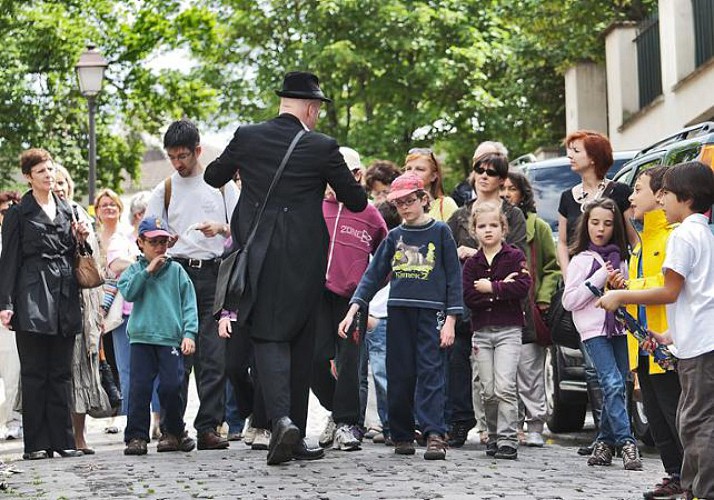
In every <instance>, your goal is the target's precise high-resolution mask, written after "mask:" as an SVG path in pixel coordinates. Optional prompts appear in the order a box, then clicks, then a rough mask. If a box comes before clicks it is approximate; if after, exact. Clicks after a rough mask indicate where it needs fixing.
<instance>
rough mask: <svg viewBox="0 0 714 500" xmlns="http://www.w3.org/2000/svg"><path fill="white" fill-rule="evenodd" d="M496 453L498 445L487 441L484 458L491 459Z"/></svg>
mask: <svg viewBox="0 0 714 500" xmlns="http://www.w3.org/2000/svg"><path fill="white" fill-rule="evenodd" d="M497 451H498V445H497V444H496V443H495V442H492V441H489V442H488V443H486V456H487V457H493V456H495V455H496V452H497Z"/></svg>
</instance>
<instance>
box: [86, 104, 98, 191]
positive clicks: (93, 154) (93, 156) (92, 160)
mask: <svg viewBox="0 0 714 500" xmlns="http://www.w3.org/2000/svg"><path fill="white" fill-rule="evenodd" d="M87 102H88V104H89V203H88V204H89V205H93V204H94V191H95V188H96V185H97V137H96V133H95V123H94V111H95V99H94V97H88V98H87Z"/></svg>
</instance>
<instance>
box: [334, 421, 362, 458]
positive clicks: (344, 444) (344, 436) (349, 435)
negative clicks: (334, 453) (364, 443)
mask: <svg viewBox="0 0 714 500" xmlns="http://www.w3.org/2000/svg"><path fill="white" fill-rule="evenodd" d="M353 427H354V426H352V425H347V424H340V425H339V426H337V430H336V431H335V438H334V440H333V444H332V447H333V448H334V449H335V450H342V451H355V450H359V449H360V442H359V439H357V437H355V434H354V430H353Z"/></svg>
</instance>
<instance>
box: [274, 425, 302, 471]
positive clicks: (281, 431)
mask: <svg viewBox="0 0 714 500" xmlns="http://www.w3.org/2000/svg"><path fill="white" fill-rule="evenodd" d="M299 441H300V429H298V428H297V426H296V425H295V424H293V421H292V420H290V419H289V418H288V417H282V418H280V419H279V420H278V421H277V422H275V423H274V424H273V433H272V434H271V436H270V446H269V447H268V465H278V464H282V463H284V462H289V461H290V460H292V459H293V450H294V448H295V446H296V445H297V444H298V442H299Z"/></svg>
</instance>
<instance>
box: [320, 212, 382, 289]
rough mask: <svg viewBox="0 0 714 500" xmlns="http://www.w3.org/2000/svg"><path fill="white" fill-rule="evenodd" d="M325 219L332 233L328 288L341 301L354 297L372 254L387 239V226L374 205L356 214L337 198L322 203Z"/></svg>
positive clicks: (326, 275) (328, 261) (327, 274)
mask: <svg viewBox="0 0 714 500" xmlns="http://www.w3.org/2000/svg"><path fill="white" fill-rule="evenodd" d="M322 215H323V216H324V217H325V224H327V230H328V232H329V233H330V247H329V251H328V254H327V271H326V272H325V279H326V283H325V286H326V287H327V289H328V290H330V291H331V292H333V293H335V294H337V295H339V296H341V297H347V298H349V297H352V293H353V292H354V291H355V289H356V288H357V284H358V283H359V280H360V279H361V278H362V275H363V274H364V272H365V270H366V269H367V266H368V265H369V256H370V254H373V253H374V252H375V251H376V250H377V247H378V246H379V244H380V243H381V242H382V240H383V239H384V238H385V237H386V236H387V225H386V224H385V222H384V219H383V218H382V216H381V215H380V213H379V211H378V210H377V209H376V208H374V206H373V205H369V204H368V205H367V208H366V209H365V210H364V211H363V212H359V213H355V212H351V211H350V210H348V209H347V208H345V206H344V205H343V204H342V203H338V202H337V200H335V199H334V198H326V199H325V200H323V202H322Z"/></svg>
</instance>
